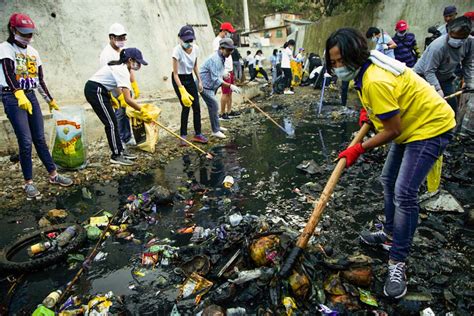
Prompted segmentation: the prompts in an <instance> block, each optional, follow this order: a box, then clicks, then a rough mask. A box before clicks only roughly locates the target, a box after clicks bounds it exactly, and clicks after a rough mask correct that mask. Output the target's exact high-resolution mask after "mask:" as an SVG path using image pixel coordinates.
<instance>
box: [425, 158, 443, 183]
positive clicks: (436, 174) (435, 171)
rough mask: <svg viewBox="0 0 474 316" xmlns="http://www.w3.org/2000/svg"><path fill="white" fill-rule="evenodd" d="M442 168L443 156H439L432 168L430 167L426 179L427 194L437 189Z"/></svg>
mask: <svg viewBox="0 0 474 316" xmlns="http://www.w3.org/2000/svg"><path fill="white" fill-rule="evenodd" d="M442 168H443V155H441V156H439V157H438V159H436V161H435V163H434V165H433V167H431V170H430V172H428V176H427V177H426V182H428V192H435V191H436V190H438V188H439V184H440V182H441V170H442Z"/></svg>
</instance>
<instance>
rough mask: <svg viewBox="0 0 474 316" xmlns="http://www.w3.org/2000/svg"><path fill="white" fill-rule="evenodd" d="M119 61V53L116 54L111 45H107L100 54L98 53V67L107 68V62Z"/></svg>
mask: <svg viewBox="0 0 474 316" xmlns="http://www.w3.org/2000/svg"><path fill="white" fill-rule="evenodd" d="M119 59H120V51H118V52H117V51H116V50H115V49H114V48H113V47H112V45H110V44H107V46H105V47H104V49H103V50H102V52H101V53H100V57H99V62H100V67H104V66H107V63H108V62H109V61H113V60H119Z"/></svg>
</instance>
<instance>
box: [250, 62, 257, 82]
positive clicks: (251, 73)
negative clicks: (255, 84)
mask: <svg viewBox="0 0 474 316" xmlns="http://www.w3.org/2000/svg"><path fill="white" fill-rule="evenodd" d="M249 74H250V78H255V76H256V74H255V68H253V65H249ZM250 80H252V79H250Z"/></svg>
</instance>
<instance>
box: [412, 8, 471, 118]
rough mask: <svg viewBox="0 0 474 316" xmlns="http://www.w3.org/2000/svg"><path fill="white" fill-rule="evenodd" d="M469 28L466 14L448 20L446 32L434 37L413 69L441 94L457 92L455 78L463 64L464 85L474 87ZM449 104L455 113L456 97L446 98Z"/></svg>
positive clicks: (469, 87) (469, 23)
mask: <svg viewBox="0 0 474 316" xmlns="http://www.w3.org/2000/svg"><path fill="white" fill-rule="evenodd" d="M471 27H472V22H471V20H470V19H469V18H467V17H465V16H461V17H459V18H456V19H454V20H452V21H451V22H449V23H448V30H449V33H448V34H446V35H443V36H441V37H439V38H437V39H436V40H434V41H433V42H432V43H431V44H430V46H428V48H427V49H426V50H425V52H424V53H423V55H422V56H421V58H420V59H419V60H418V62H417V63H416V65H415V67H414V68H413V70H414V71H415V72H416V73H418V74H419V75H421V76H423V77H424V78H425V79H426V81H428V83H429V84H431V85H432V86H433V87H434V88H435V90H436V91H437V92H438V93H439V95H441V96H442V97H444V96H447V95H450V94H453V93H454V92H456V88H455V86H454V79H455V77H456V76H455V71H456V68H457V67H458V65H459V64H461V66H462V67H461V72H462V76H463V78H464V87H466V88H468V89H472V88H474V83H473V72H474V67H473V58H474V38H473V37H472V36H469V34H470V33H471ZM448 103H449V105H451V107H452V108H453V110H454V112H457V100H456V98H451V99H449V100H448Z"/></svg>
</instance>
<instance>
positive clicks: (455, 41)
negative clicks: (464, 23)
mask: <svg viewBox="0 0 474 316" xmlns="http://www.w3.org/2000/svg"><path fill="white" fill-rule="evenodd" d="M464 41H465V40H464V39H462V38H452V37H450V38H449V39H448V45H449V46H451V47H452V48H459V47H461V46H462V45H463V44H464Z"/></svg>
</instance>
